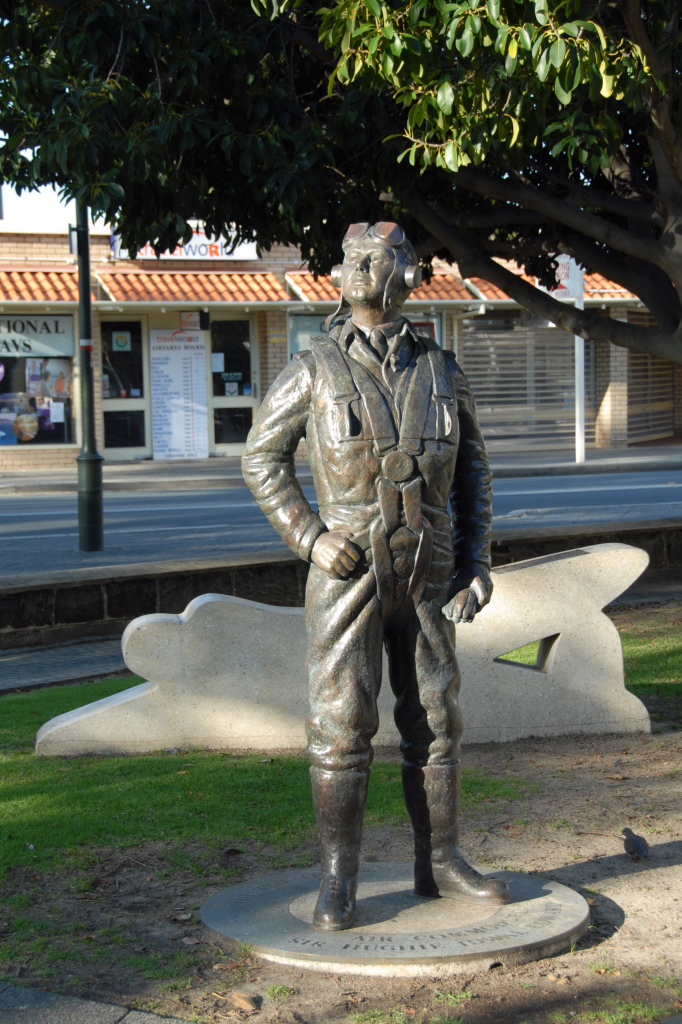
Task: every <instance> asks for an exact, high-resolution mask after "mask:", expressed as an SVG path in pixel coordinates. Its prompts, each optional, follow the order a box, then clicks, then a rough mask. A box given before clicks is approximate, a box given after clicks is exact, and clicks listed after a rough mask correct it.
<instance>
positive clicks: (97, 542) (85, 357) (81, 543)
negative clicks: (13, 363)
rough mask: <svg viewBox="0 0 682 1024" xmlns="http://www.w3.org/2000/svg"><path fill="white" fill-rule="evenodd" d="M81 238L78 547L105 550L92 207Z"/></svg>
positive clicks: (82, 219) (80, 224) (80, 218)
mask: <svg viewBox="0 0 682 1024" xmlns="http://www.w3.org/2000/svg"><path fill="white" fill-rule="evenodd" d="M76 215H77V229H76V230H77V235H78V301H79V305H78V319H79V326H80V377H81V421H82V426H83V447H82V448H81V452H80V455H77V456H76V464H77V466H78V547H79V548H80V550H81V551H101V550H102V549H103V547H104V534H103V526H102V463H103V462H104V457H103V456H102V455H100V453H99V452H98V451H97V438H96V436H95V385H94V381H93V376H92V306H91V299H90V232H89V230H88V208H87V206H85V205H82V204H80V203H79V204H77V213H76Z"/></svg>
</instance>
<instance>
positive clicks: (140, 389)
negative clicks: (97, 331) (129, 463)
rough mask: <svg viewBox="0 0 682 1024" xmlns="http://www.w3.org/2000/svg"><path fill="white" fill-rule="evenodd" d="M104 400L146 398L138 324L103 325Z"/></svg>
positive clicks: (118, 321)
mask: <svg viewBox="0 0 682 1024" xmlns="http://www.w3.org/2000/svg"><path fill="white" fill-rule="evenodd" d="M102 398H144V382H143V377H142V324H141V323H140V321H139V320H117V321H115V322H114V321H108V322H106V323H103V324H102ZM118 447H120V446H118Z"/></svg>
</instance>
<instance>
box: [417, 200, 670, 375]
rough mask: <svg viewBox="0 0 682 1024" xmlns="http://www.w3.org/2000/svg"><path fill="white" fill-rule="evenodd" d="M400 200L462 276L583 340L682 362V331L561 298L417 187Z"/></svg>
mask: <svg viewBox="0 0 682 1024" xmlns="http://www.w3.org/2000/svg"><path fill="white" fill-rule="evenodd" d="M401 199H402V202H403V203H404V205H405V207H406V208H407V209H408V210H409V211H410V213H411V214H412V216H413V217H414V218H415V219H416V220H418V221H419V223H420V224H421V225H422V226H423V227H424V228H425V229H426V230H427V231H429V232H430V233H431V234H433V235H435V237H436V238H438V239H440V241H441V242H442V243H443V246H445V247H446V248H447V249H448V250H449V252H450V253H451V255H452V257H453V259H455V260H456V261H457V263H458V264H459V266H460V272H461V273H462V274H463V275H464V276H466V277H482V278H483V279H484V280H486V281H489V282H490V283H491V284H494V285H496V286H497V287H498V288H501V289H502V290H503V291H504V292H505V293H506V294H507V295H508V296H509V297H510V298H511V299H513V300H514V301H516V302H518V303H519V305H521V306H524V307H525V308H526V309H529V310H531V312H533V313H537V314H538V316H541V317H544V318H545V319H547V320H550V321H551V322H552V323H554V324H556V325H557V327H561V328H562V329H563V330H565V331H569V332H570V333H571V334H577V335H580V336H581V337H583V338H585V339H586V340H595V341H609V342H612V343H613V344H614V345H620V346H622V347H623V348H628V349H635V350H639V351H645V352H650V353H651V354H652V355H655V356H659V357H661V358H662V359H670V360H672V361H673V362H676V363H682V336H677V335H676V334H673V333H672V332H670V331H663V330H659V329H658V328H652V327H640V326H638V325H636V324H626V323H622V322H621V321H616V320H612V319H611V318H610V317H604V316H600V315H599V314H597V313H592V312H590V311H589V310H580V309H576V308H575V307H574V306H569V305H567V304H565V303H563V302H559V301H558V300H557V299H554V298H552V296H551V295H548V294H547V293H545V292H542V291H540V290H539V289H538V288H536V287H535V286H534V285H532V284H528V282H527V281H524V280H523V278H522V277H520V276H519V275H517V274H513V273H512V272H511V271H510V270H507V269H506V268H505V267H502V266H500V264H499V263H496V262H495V261H494V260H493V259H491V258H490V257H489V256H486V254H485V253H484V252H482V251H481V250H480V249H479V248H478V247H477V246H475V245H474V244H473V243H472V242H470V241H468V239H466V238H465V237H464V236H463V235H462V234H460V232H459V231H458V230H457V228H455V227H453V226H451V225H449V224H446V223H445V221H444V220H443V219H442V217H441V216H440V213H439V212H438V211H437V210H435V209H434V207H433V206H432V205H431V204H430V203H428V202H427V201H426V200H425V199H424V198H423V196H422V195H421V194H420V193H419V192H417V190H416V189H411V190H409V191H408V192H406V193H404V194H403V195H402V196H401Z"/></svg>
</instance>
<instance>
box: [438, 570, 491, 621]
mask: <svg viewBox="0 0 682 1024" xmlns="http://www.w3.org/2000/svg"><path fill="white" fill-rule="evenodd" d="M492 591H493V588H492V584H491V583H490V584H486V583H485V582H484V581H483V580H482V579H481V577H480V576H476V577H475V579H473V580H472V581H471V586H469V587H467V588H466V590H460V592H459V593H458V594H455V596H454V597H453V599H452V600H451V601H448V603H447V604H446V605H445V607H444V608H443V615H444V616H445V617H446V618H447V619H452V621H453V622H454V623H458V622H473V621H474V615H475V614H476V612H479V611H480V610H481V608H483V607H485V605H487V603H488V601H489V600H490V598H491V596H492Z"/></svg>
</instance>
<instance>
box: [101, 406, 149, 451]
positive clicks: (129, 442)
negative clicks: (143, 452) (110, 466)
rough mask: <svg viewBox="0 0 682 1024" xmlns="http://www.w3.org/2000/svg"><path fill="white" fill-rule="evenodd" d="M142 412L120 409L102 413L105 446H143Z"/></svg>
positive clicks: (139, 410)
mask: <svg viewBox="0 0 682 1024" xmlns="http://www.w3.org/2000/svg"><path fill="white" fill-rule="evenodd" d="M144 446H145V432H144V412H143V410H142V409H131V410H128V409H121V410H117V411H116V412H108V411H107V412H105V413H104V447H105V448H144Z"/></svg>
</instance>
